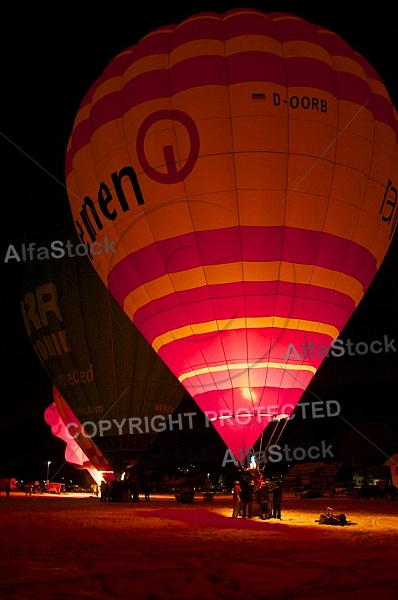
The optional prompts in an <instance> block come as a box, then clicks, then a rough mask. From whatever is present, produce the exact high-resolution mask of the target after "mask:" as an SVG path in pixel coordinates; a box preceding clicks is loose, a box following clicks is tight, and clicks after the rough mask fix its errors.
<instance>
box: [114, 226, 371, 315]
mask: <svg viewBox="0 0 398 600" xmlns="http://www.w3.org/2000/svg"><path fill="white" fill-rule="evenodd" d="M175 257H176V258H178V260H175ZM314 257H315V260H314ZM238 261H243V262H245V263H246V262H247V263H268V262H271V263H272V262H275V263H278V264H279V261H282V262H283V263H286V264H287V265H289V264H290V265H291V274H290V277H289V279H288V280H289V281H292V282H293V281H295V273H296V268H298V269H300V265H306V264H307V265H311V267H313V266H315V267H318V268H319V267H320V268H322V269H328V270H330V271H338V272H339V273H342V275H346V276H349V277H350V278H354V279H356V280H358V281H359V282H360V284H361V285H362V287H363V288H364V289H366V288H367V286H368V285H369V283H370V281H371V279H372V278H373V276H374V275H375V273H376V261H375V258H374V257H373V255H372V254H371V253H370V252H369V251H368V250H366V249H365V248H363V247H362V246H360V245H359V244H356V243H355V242H352V241H350V240H346V239H342V238H338V237H337V236H333V235H331V234H328V233H322V232H319V231H308V230H304V229H295V228H291V227H280V228H276V227H245V226H240V227H232V228H226V229H213V230H209V231H197V232H196V233H189V234H185V235H182V236H176V237H175V238H171V239H167V240H160V241H158V242H156V243H154V244H151V245H150V246H147V247H146V248H142V249H141V250H138V251H136V252H134V253H133V254H130V255H129V256H126V257H125V258H124V259H122V260H121V261H119V263H118V264H117V265H115V266H114V267H113V269H112V270H111V272H110V273H109V276H108V281H109V289H110V291H111V293H112V294H113V295H114V296H115V297H116V299H117V301H118V302H119V304H120V305H123V304H124V301H125V299H126V297H127V296H128V295H129V294H131V292H133V291H134V290H136V289H137V288H139V287H140V286H141V285H143V284H145V283H147V282H151V281H153V280H157V279H159V278H160V277H165V276H166V274H167V273H168V274H170V275H171V274H173V273H182V272H184V271H188V270H192V269H195V268H197V267H200V266H204V267H210V266H211V265H213V266H214V268H215V270H217V267H220V266H221V265H229V264H232V263H235V264H236V263H237V262H238ZM217 263H218V264H217ZM358 264H360V265H362V271H361V273H360V274H359V275H358ZM258 266H259V268H258V273H259V274H260V272H261V276H262V277H264V279H267V277H268V273H267V271H268V268H267V265H265V264H264V265H258ZM261 266H263V268H262V269H261ZM219 270H220V269H219ZM165 272H166V273H165ZM241 275H242V269H241ZM167 277H168V275H167ZM258 277H260V275H259V276H258ZM241 278H242V277H241ZM273 278H274V276H272V279H273ZM243 279H250V277H247V276H243ZM176 281H178V278H177V277H176ZM298 281H299V282H300V283H309V282H311V278H308V279H307V280H306V281H303V280H301V281H300V279H299V280H298ZM120 282H123V284H121V283H120ZM314 283H315V285H316V284H317V283H316V282H314ZM157 287H159V286H157ZM176 287H177V289H178V286H176ZM195 287H196V286H195ZM332 287H335V286H334V285H333V286H332ZM351 287H352V286H351ZM185 289H186V288H185ZM337 289H338V290H339V291H344V290H341V289H340V288H339V287H337ZM172 291H174V290H173V289H169V290H168V293H170V292H172Z"/></svg>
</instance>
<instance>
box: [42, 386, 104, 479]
mask: <svg viewBox="0 0 398 600" xmlns="http://www.w3.org/2000/svg"><path fill="white" fill-rule="evenodd" d="M53 396H54V402H53V403H52V404H51V405H50V406H48V407H47V409H46V410H45V412H44V420H45V421H46V423H47V424H48V425H49V426H50V427H51V432H52V434H53V435H55V436H57V437H59V438H61V439H62V440H63V441H64V442H65V444H66V448H65V460H66V461H67V462H69V463H71V464H72V465H73V466H74V467H76V468H77V469H85V470H87V471H88V473H89V474H90V475H91V477H92V478H93V479H94V481H95V482H96V483H97V485H99V484H100V483H101V481H102V479H103V478H104V477H108V478H109V477H113V479H114V478H115V475H114V473H113V471H112V468H111V466H110V464H109V463H108V461H107V460H106V458H105V456H104V455H103V454H102V452H101V451H100V450H99V449H98V448H97V446H96V445H95V443H94V441H93V439H92V437H91V436H89V435H88V434H87V432H86V431H85V430H84V428H83V427H82V425H81V423H80V421H79V419H78V418H77V417H76V415H75V414H74V413H73V411H72V410H71V409H70V407H69V406H68V404H67V403H66V401H65V399H64V398H63V397H62V396H61V394H60V393H59V391H58V390H57V388H56V387H55V386H53Z"/></svg>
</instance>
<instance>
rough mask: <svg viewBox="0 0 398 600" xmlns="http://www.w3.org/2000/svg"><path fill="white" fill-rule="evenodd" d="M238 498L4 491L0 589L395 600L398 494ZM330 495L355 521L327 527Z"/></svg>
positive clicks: (185, 599) (63, 595) (11, 592)
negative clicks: (262, 513)
mask: <svg viewBox="0 0 398 600" xmlns="http://www.w3.org/2000/svg"><path fill="white" fill-rule="evenodd" d="M231 505H232V499H231V497H228V496H223V495H221V496H219V497H216V498H215V501H214V502H213V503H211V504H205V503H203V502H202V500H201V497H200V498H198V499H197V500H195V503H194V504H193V505H180V504H177V503H176V502H175V501H173V500H171V499H165V498H163V499H161V498H154V499H153V500H152V501H151V502H150V503H145V502H139V503H138V504H112V503H109V504H108V503H101V502H100V501H99V500H98V499H95V498H91V497H87V498H76V497H75V498H73V497H67V498H65V497H50V496H46V495H41V496H31V497H26V496H25V495H19V494H12V495H11V498H5V497H4V494H3V495H2V496H1V498H0V519H1V530H0V544H1V546H0V552H1V562H0V564H1V579H0V598H12V599H15V600H29V599H35V600H39V599H40V600H53V599H54V600H55V599H57V600H64V599H65V600H66V599H68V600H70V599H76V600H79V599H83V598H85V599H93V600H100V599H105V600H106V599H112V598H120V599H130V598H131V599H133V600H166V599H167V600H169V599H173V600H216V599H217V600H219V599H222V600H224V599H225V600H227V599H228V600H238V599H239V600H295V599H308V598H313V599H316V600H334V599H336V598H337V599H352V600H356V599H358V600H375V599H376V600H397V598H398V575H397V565H398V544H397V542H398V502H385V501H381V500H359V501H353V500H352V499H346V498H339V499H336V500H333V501H332V500H327V499H319V500H298V499H294V498H290V499H289V498H286V499H284V505H283V510H282V519H283V520H282V521H281V522H275V521H274V520H271V521H266V522H263V521H260V520H259V519H257V518H254V519H252V520H249V519H247V520H243V519H232V518H231V517H230V514H231ZM328 505H330V506H332V507H333V508H334V509H335V513H337V514H338V513H341V512H343V513H345V514H346V516H347V518H348V519H349V520H351V521H354V522H355V523H357V524H356V525H352V526H346V527H332V526H326V525H319V524H318V523H316V522H315V520H316V519H318V518H319V514H320V513H321V512H324V511H325V509H326V507H327V506H328Z"/></svg>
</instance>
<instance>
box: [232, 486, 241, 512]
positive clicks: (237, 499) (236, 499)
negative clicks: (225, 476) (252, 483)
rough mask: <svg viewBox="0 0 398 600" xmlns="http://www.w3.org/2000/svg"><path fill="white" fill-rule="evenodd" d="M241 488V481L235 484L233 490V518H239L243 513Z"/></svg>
mask: <svg viewBox="0 0 398 600" xmlns="http://www.w3.org/2000/svg"><path fill="white" fill-rule="evenodd" d="M241 492H242V490H241V487H240V483H239V481H235V483H234V489H233V490H232V500H233V503H234V508H233V511H232V516H233V517H239V516H240V515H241V514H242V512H241V508H242V499H241V496H240V495H241Z"/></svg>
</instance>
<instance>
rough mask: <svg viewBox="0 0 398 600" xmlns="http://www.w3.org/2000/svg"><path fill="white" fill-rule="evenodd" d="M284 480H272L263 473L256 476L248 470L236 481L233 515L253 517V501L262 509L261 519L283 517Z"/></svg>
mask: <svg viewBox="0 0 398 600" xmlns="http://www.w3.org/2000/svg"><path fill="white" fill-rule="evenodd" d="M282 495H283V489H282V480H277V481H273V482H271V481H270V480H269V479H267V478H265V477H264V476H263V475H259V474H258V473H256V474H255V475H254V476H253V475H252V474H251V473H250V471H246V472H245V474H244V476H243V478H242V480H241V481H235V484H234V488H233V492H232V497H233V510H232V516H233V517H235V518H237V517H239V516H242V517H243V518H244V519H246V517H247V518H249V519H251V518H252V517H253V502H254V501H255V500H257V503H258V505H259V507H260V511H261V517H260V518H261V519H262V520H266V519H280V520H281V519H282Z"/></svg>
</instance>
